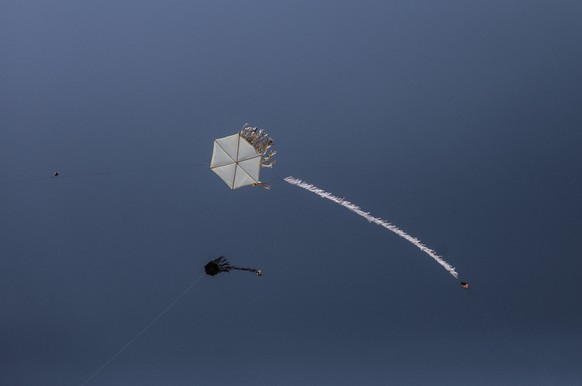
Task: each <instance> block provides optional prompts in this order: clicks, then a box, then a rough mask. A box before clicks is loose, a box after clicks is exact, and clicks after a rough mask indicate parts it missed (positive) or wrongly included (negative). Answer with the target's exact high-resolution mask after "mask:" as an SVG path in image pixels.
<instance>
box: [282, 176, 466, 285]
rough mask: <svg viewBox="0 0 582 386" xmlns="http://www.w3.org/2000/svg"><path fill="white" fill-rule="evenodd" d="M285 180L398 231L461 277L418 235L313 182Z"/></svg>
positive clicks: (287, 178) (395, 231)
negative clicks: (320, 187)
mask: <svg viewBox="0 0 582 386" xmlns="http://www.w3.org/2000/svg"><path fill="white" fill-rule="evenodd" d="M284 181H285V182H288V183H290V184H291V185H295V186H298V187H300V188H303V189H305V190H308V191H310V192H312V193H315V194H317V195H318V196H320V197H323V198H326V199H328V200H330V201H333V202H335V203H336V204H340V205H341V206H343V207H345V208H347V209H349V210H350V211H352V212H354V213H356V214H357V215H360V216H362V217H363V218H365V219H366V220H368V221H369V222H372V223H374V224H376V225H379V226H381V227H384V228H386V229H388V230H389V231H391V232H394V233H396V234H397V235H398V236H400V237H402V238H403V239H405V240H407V241H408V242H410V243H412V244H413V245H414V246H416V247H417V248H418V249H420V250H421V251H423V252H424V253H426V254H427V255H429V256H430V257H432V258H433V259H434V260H435V261H436V262H437V263H439V264H440V265H442V266H443V268H444V269H446V270H447V271H448V272H449V273H450V274H451V275H452V276H453V277H454V278H455V279H457V278H458V277H459V274H458V273H457V272H456V271H455V267H453V266H452V265H450V264H449V263H447V262H446V261H445V260H444V259H443V258H442V257H440V256H439V255H437V253H436V252H435V251H433V250H432V249H430V248H429V247H427V246H426V245H424V244H423V243H422V242H421V241H420V240H419V239H417V238H416V237H412V236H410V235H409V234H408V233H406V232H404V231H403V230H402V229H400V228H398V227H397V226H396V225H392V224H391V223H389V222H388V221H385V220H382V219H381V218H378V217H374V216H372V215H371V214H370V213H369V212H364V211H363V210H362V209H361V208H360V207H359V206H357V205H355V204H352V203H351V202H349V201H348V200H344V199H343V198H339V197H337V196H334V195H333V194H331V193H328V192H326V191H325V190H322V189H319V188H318V187H316V186H314V185H311V184H308V183H305V182H303V181H301V180H299V179H297V178H293V177H286V178H285V179H284Z"/></svg>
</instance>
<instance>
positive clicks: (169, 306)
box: [81, 275, 204, 386]
mask: <svg viewBox="0 0 582 386" xmlns="http://www.w3.org/2000/svg"><path fill="white" fill-rule="evenodd" d="M202 276H204V275H200V276H199V277H198V278H197V279H196V280H194V282H192V284H190V285H189V286H188V288H186V289H185V290H184V291H183V292H182V293H181V294H180V295H178V297H177V298H176V299H174V301H172V302H171V303H170V304H169V305H168V306H167V307H166V308H165V309H164V310H163V311H162V312H160V313H159V314H158V316H156V317H155V318H154V319H153V320H152V321H151V322H149V323H148V324H147V325H146V326H145V327H144V328H143V329H142V330H141V331H140V332H139V333H138V334H137V335H136V336H134V337H133V338H132V339H131V340H130V341H129V342H127V343H126V344H125V346H123V347H122V348H121V349H120V350H119V351H118V352H117V353H116V354H115V355H113V356H112V357H111V358H109V360H108V361H107V362H105V363H104V364H103V366H101V367H100V368H99V369H98V370H97V371H95V372H94V373H93V374H92V375H91V376H90V377H89V378H87V380H86V381H85V382H83V383H82V384H81V386H83V385H86V384H88V383H89V382H90V381H91V379H93V378H94V377H95V376H96V375H97V374H99V373H100V372H101V371H102V370H103V369H104V368H105V367H107V365H109V363H111V362H112V361H113V360H114V359H115V358H117V356H119V354H121V353H122V352H124V351H125V350H126V349H127V348H128V347H129V346H131V344H132V343H133V342H135V341H136V340H137V339H138V338H139V337H140V336H142V335H143V334H144V333H145V332H146V331H147V330H148V329H149V328H150V327H151V326H153V325H154V324H155V323H156V322H157V321H158V320H159V319H160V318H161V317H162V316H164V315H165V314H166V313H167V312H168V311H169V310H170V309H171V308H172V307H173V306H174V305H175V304H176V303H178V302H179V301H180V299H182V298H183V297H184V295H186V294H187V293H188V292H189V291H190V290H191V289H192V288H193V287H194V286H195V285H196V284H198V282H199V281H200V279H202Z"/></svg>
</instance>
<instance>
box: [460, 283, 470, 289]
mask: <svg viewBox="0 0 582 386" xmlns="http://www.w3.org/2000/svg"><path fill="white" fill-rule="evenodd" d="M461 287H463V288H465V289H468V288H469V283H467V282H466V281H462V282H461Z"/></svg>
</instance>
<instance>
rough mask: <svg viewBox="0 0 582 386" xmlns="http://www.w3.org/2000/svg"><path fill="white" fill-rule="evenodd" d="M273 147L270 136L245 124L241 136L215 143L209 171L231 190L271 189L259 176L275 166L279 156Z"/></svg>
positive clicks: (230, 137)
mask: <svg viewBox="0 0 582 386" xmlns="http://www.w3.org/2000/svg"><path fill="white" fill-rule="evenodd" d="M273 146H274V143H273V138H271V137H270V136H269V135H267V133H265V132H264V131H263V130H257V128H256V127H252V126H249V125H248V124H246V125H244V126H243V128H242V130H241V131H240V132H238V133H236V134H234V135H230V136H228V137H224V138H219V139H216V140H214V151H213V152H212V160H211V162H210V169H211V170H212V171H213V172H214V173H216V174H218V176H219V177H220V178H222V179H223V180H224V182H226V184H227V185H228V186H230V188H231V189H237V188H242V187H243V186H247V185H253V186H262V187H263V188H265V189H270V188H271V186H270V185H269V184H267V183H265V182H261V181H260V180H259V172H260V169H261V168H272V167H273V166H274V165H275V162H276V161H275V160H274V159H273V157H274V156H275V154H277V152H276V151H274V150H272V147H273Z"/></svg>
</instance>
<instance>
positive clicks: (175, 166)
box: [0, 162, 206, 185]
mask: <svg viewBox="0 0 582 386" xmlns="http://www.w3.org/2000/svg"><path fill="white" fill-rule="evenodd" d="M205 165H206V164H205V163H203V162H198V163H190V164H182V165H170V166H156V167H147V168H136V169H119V170H104V171H97V172H81V173H76V174H64V173H59V176H58V177H57V176H54V175H53V176H47V177H37V178H26V179H21V180H9V181H0V185H11V184H20V183H25V182H34V181H42V180H51V179H63V178H77V177H90V176H100V175H111V174H123V173H141V172H154V171H158V170H168V169H180V168H188V167H194V166H205Z"/></svg>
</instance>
